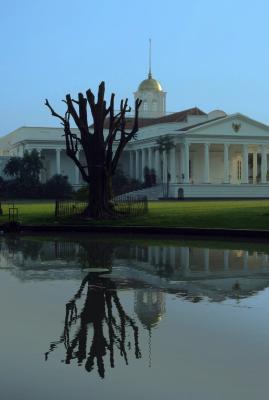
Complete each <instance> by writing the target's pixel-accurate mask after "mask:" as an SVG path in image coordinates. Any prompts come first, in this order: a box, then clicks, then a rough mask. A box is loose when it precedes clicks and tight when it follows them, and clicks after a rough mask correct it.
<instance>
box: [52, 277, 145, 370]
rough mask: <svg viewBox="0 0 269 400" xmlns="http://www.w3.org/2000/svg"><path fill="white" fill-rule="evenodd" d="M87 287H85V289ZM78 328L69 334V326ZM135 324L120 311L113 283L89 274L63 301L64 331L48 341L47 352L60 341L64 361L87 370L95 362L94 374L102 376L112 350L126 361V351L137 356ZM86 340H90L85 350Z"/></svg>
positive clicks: (113, 360)
mask: <svg viewBox="0 0 269 400" xmlns="http://www.w3.org/2000/svg"><path fill="white" fill-rule="evenodd" d="M86 288H87V289H86ZM85 289H86V290H87V294H86V300H85V302H84V305H83V306H82V308H81V312H79V311H78V308H79V306H78V305H77V303H78V300H79V299H81V297H82V295H83V293H84V290H85ZM75 326H78V329H77V330H76V332H75V333H73V328H74V327H75ZM90 326H92V337H91V339H89V336H90V331H89V327H90ZM128 328H130V329H131V332H132V336H133V338H132V339H130V340H129V339H128ZM138 333H139V332H138V327H137V326H136V324H135V321H134V320H133V319H132V318H131V317H130V316H129V315H128V314H127V313H126V312H125V311H124V309H123V306H122V304H121V302H120V299H119V296H118V294H117V290H116V285H115V283H114V282H113V281H111V279H109V278H104V277H101V276H100V275H97V274H94V273H89V274H88V275H87V276H86V277H85V278H84V279H83V281H82V283H81V285H80V288H79V290H78V292H77V293H76V294H75V296H74V297H73V298H72V299H71V300H70V301H69V302H68V303H67V304H66V312H65V322H64V330H63V333H62V335H61V336H60V339H59V340H58V341H56V342H52V343H51V344H50V348H49V351H48V352H47V353H45V359H46V360H48V357H49V354H50V353H51V352H52V351H53V350H55V349H56V347H58V346H59V345H60V344H63V345H64V347H65V360H64V362H65V363H66V364H70V363H71V361H72V360H74V359H76V360H77V362H78V365H82V364H84V365H85V369H86V370H87V371H88V372H91V371H92V370H93V369H94V367H95V363H96V367H97V370H98V374H99V375H100V377H101V378H104V377H105V365H104V359H105V356H106V355H107V354H109V360H110V366H111V368H114V366H115V352H116V350H118V351H119V354H120V356H121V357H123V358H124V361H125V363H126V365H127V364H128V352H130V351H131V350H132V347H133V349H134V355H135V357H136V358H140V357H141V352H140V348H139V343H138ZM88 342H91V343H90V347H89V351H88Z"/></svg>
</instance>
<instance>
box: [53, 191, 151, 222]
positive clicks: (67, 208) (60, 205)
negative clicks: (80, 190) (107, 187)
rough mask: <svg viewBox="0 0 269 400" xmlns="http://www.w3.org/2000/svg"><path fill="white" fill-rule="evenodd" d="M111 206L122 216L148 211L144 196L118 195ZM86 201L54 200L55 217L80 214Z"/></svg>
mask: <svg viewBox="0 0 269 400" xmlns="http://www.w3.org/2000/svg"><path fill="white" fill-rule="evenodd" d="M112 202H113V207H114V210H115V212H116V213H117V214H119V215H122V216H138V215H143V214H146V213H147V212H148V199H147V197H146V196H139V195H136V196H128V195H120V196H117V197H115V198H114V199H113V200H112ZM87 205H88V203H87V202H84V201H79V200H56V201H55V217H56V218H59V217H68V216H72V215H79V214H82V213H83V211H84V210H85V208H86V207H87Z"/></svg>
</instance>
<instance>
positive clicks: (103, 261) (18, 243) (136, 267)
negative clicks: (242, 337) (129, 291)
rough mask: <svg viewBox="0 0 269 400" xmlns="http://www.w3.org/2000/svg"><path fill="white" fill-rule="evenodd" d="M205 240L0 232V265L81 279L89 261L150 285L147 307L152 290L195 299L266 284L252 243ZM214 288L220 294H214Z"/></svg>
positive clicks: (266, 264)
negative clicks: (145, 240)
mask: <svg viewBox="0 0 269 400" xmlns="http://www.w3.org/2000/svg"><path fill="white" fill-rule="evenodd" d="M210 245H211V247H209V246H207V245H206V243H202V245H201V242H200V243H199V245H195V242H192V246H187V245H186V242H184V243H181V242H180V241H179V242H178V244H177V243H175V244H173V245H164V244H163V241H162V242H160V240H159V241H156V243H154V241H152V242H151V243H150V244H149V245H143V243H142V244H141V242H139V243H137V242H135V241H132V242H131V244H129V243H128V242H126V241H124V240H122V239H121V240H119V241H117V240H115V239H114V240H111V238H102V237H101V238H100V237H99V238H98V237H97V238H92V237H91V238H88V237H86V236H83V237H73V238H64V237H55V238H46V239H45V240H43V239H42V238H38V237H36V238H25V237H22V236H21V237H20V236H19V237H16V236H14V237H12V236H10V237H9V236H5V237H2V238H1V240H0V246H1V256H0V257H1V268H5V267H6V268H9V269H10V271H11V273H12V274H14V275H15V276H16V277H17V278H18V279H21V280H27V279H31V280H35V279H38V280H40V279H75V280H81V279H83V278H84V277H85V275H86V274H87V273H88V271H89V270H90V269H92V268H93V266H94V267H95V268H97V269H100V270H102V269H104V270H106V271H107V272H110V276H111V278H113V280H114V281H115V282H117V284H118V285H122V282H123V281H124V282H125V285H129V287H132V286H133V287H135V288H136V287H137V286H138V287H140V288H143V287H144V286H145V285H146V286H147V287H150V288H152V290H155V291H156V294H155V295H153V293H152V295H151V294H149V296H152V299H151V300H150V298H149V299H148V300H147V306H148V308H150V307H153V305H154V302H153V298H154V296H157V298H159V297H161V296H162V295H163V292H164V291H166V292H173V293H174V292H178V293H182V296H183V297H184V293H185V294H186V293H188V297H187V298H191V294H192V293H193V296H195V297H196V300H197V299H198V298H201V297H203V296H206V297H209V298H210V299H211V300H212V301H220V299H224V298H229V297H232V298H233V297H234V290H233V288H234V287H240V290H239V291H237V294H238V293H239V292H241V294H242V296H248V295H251V294H252V293H254V292H256V291H259V290H263V289H264V288H265V287H267V286H269V259H268V253H267V251H266V252H265V251H261V250H260V249H259V248H258V249H255V246H253V245H252V246H251V247H252V249H246V244H245V243H244V244H243V245H244V247H245V248H244V249H240V245H239V246H238V247H239V248H238V249H232V248H225V242H222V243H221V246H220V247H219V248H213V247H212V243H211V244H210ZM108 266H109V268H108ZM254 277H255V278H258V279H253V278H254ZM250 278H252V279H250ZM160 289H161V290H160ZM147 291H149V289H147ZM158 292H160V293H161V294H157V293H158ZM217 292H218V293H223V295H222V296H217ZM149 293H150V292H149ZM136 296H137V297H136V299H135V303H136V304H138V303H139V304H141V307H142V300H141V299H140V297H139V296H142V295H140V293H139V292H137V294H136ZM143 296H144V299H146V297H145V296H146V295H145V294H144V295H143ZM158 296H159V297H158ZM159 303H160V304H161V301H160V302H159ZM156 307H157V305H156ZM160 312H161V310H160Z"/></svg>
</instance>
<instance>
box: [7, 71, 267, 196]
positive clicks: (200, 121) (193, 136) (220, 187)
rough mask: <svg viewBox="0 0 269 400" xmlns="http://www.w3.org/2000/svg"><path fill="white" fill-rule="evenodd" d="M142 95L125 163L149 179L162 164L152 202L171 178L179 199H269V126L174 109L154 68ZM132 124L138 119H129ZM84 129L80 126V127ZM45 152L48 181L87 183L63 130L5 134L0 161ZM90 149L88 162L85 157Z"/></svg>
mask: <svg viewBox="0 0 269 400" xmlns="http://www.w3.org/2000/svg"><path fill="white" fill-rule="evenodd" d="M134 97H135V98H140V99H142V105H141V109H140V113H139V126H140V130H139V133H138V136H137V139H136V140H133V141H132V142H130V143H129V144H128V145H127V147H126V148H125V150H124V152H123V155H122V158H121V160H120V163H121V167H122V169H123V171H124V172H125V174H126V175H129V176H130V177H133V178H136V179H139V180H141V181H143V179H144V168H145V167H148V168H149V169H154V170H155V173H156V178H157V185H156V186H154V187H152V188H148V189H144V190H143V192H141V193H144V194H147V195H148V198H149V199H157V198H159V197H162V195H163V184H165V183H166V181H167V177H169V178H170V180H169V195H170V197H175V198H177V197H178V195H179V193H180V194H184V197H186V198H195V197H196V198H198V197H200V198H206V197H207V198H214V197H219V198H228V197H231V198H236V197H238V198H240V197H241V198H251V197H253V198H258V197H259V198H266V197H269V184H268V183H269V174H268V166H269V165H268V152H269V126H267V125H264V124H262V123H260V122H258V121H255V120H253V119H251V118H248V117H247V116H245V115H242V114H240V113H236V114H231V115H228V114H226V113H225V112H224V111H220V110H214V111H211V112H209V113H205V112H203V111H202V110H200V109H199V108H196V107H195V108H191V109H188V110H184V111H180V112H175V113H167V112H166V92H164V90H163V89H162V86H161V84H160V83H159V82H158V81H157V80H156V79H153V77H152V74H151V72H149V74H148V78H147V79H145V80H143V81H142V82H141V83H140V85H139V87H138V89H137V91H136V92H135V93H134ZM127 124H130V127H131V125H132V118H129V119H128V120H127ZM74 132H76V129H74ZM166 135H169V137H170V139H171V140H172V141H173V144H174V147H173V148H172V149H171V150H170V151H169V154H167V153H163V154H161V153H160V151H159V150H158V146H157V143H156V140H157V139H158V138H159V137H161V136H166ZM32 149H37V150H38V151H39V152H40V154H41V156H42V159H43V164H44V167H45V169H44V170H43V171H42V176H41V180H42V181H46V180H47V179H49V178H50V177H51V176H53V175H54V174H56V173H57V174H63V175H67V176H68V178H69V181H70V183H71V184H72V185H74V187H79V186H81V185H82V184H83V182H82V179H81V176H80V174H79V171H78V169H77V168H76V166H75V165H74V164H73V162H72V160H71V159H69V158H68V157H67V155H66V153H65V142H64V137H63V130H62V129H61V128H48V127H21V128H18V129H16V130H15V131H13V132H11V133H9V134H7V135H6V136H3V137H1V138H0V155H1V157H0V159H1V162H2V167H1V166H0V168H2V169H3V164H4V163H5V162H6V161H5V160H7V159H8V157H10V156H22V155H23V153H24V151H25V150H29V151H30V150H32ZM83 157H84V155H83V152H82V151H81V152H80V159H81V160H83Z"/></svg>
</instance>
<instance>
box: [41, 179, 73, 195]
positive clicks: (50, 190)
mask: <svg viewBox="0 0 269 400" xmlns="http://www.w3.org/2000/svg"><path fill="white" fill-rule="evenodd" d="M72 194H73V189H72V186H71V185H70V183H69V182H68V177H67V176H63V175H57V174H56V175H54V176H53V177H52V178H50V179H49V180H48V181H47V182H46V183H44V184H43V197H45V198H57V199H66V198H71V197H72Z"/></svg>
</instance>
